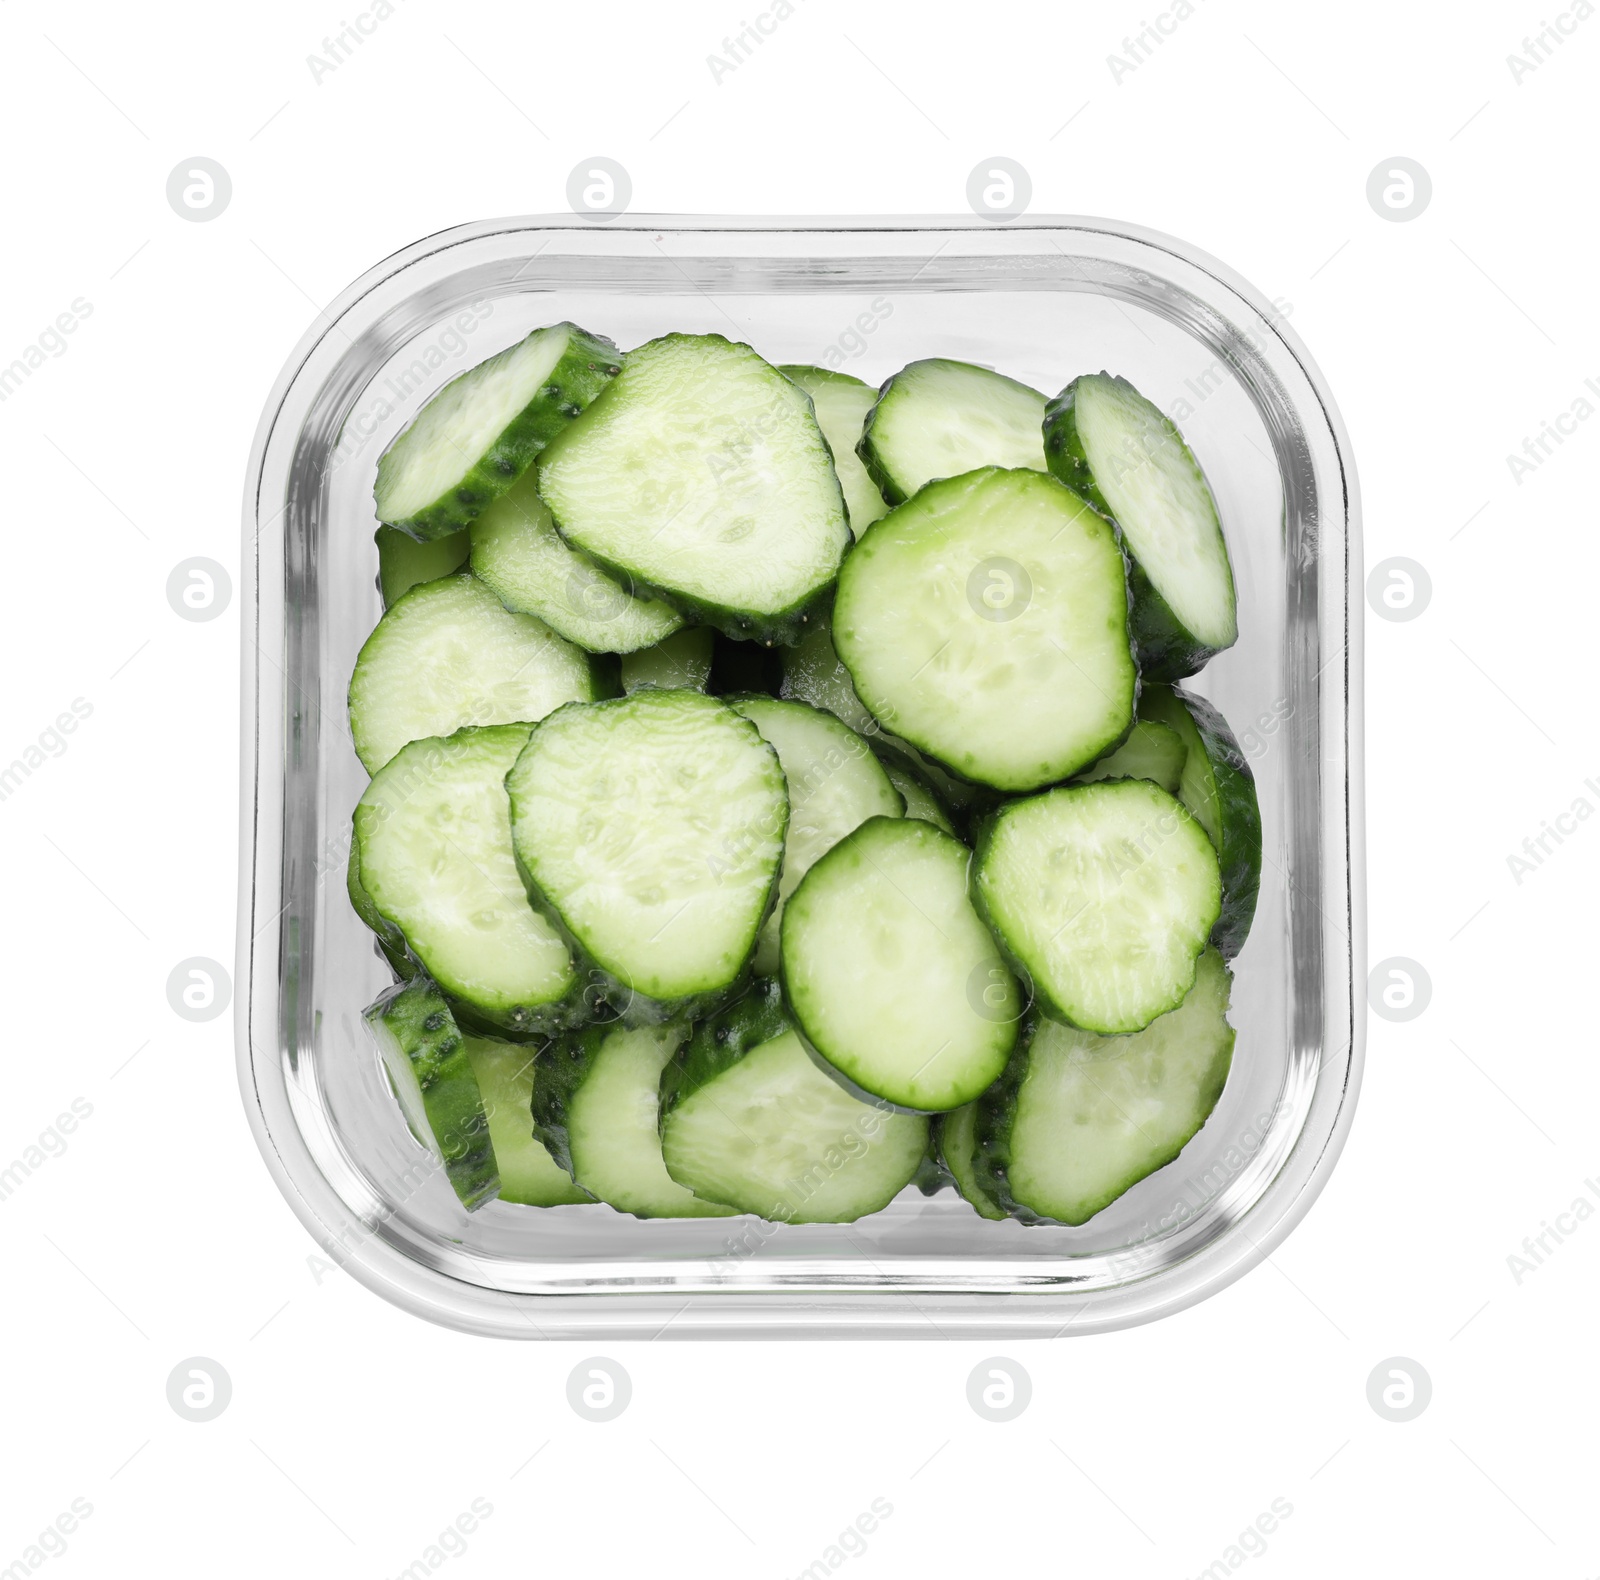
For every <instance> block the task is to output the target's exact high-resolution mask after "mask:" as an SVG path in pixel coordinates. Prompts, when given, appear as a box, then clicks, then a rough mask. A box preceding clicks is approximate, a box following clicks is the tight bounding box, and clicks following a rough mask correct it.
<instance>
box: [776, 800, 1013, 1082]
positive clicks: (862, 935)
mask: <svg viewBox="0 0 1600 1580" xmlns="http://www.w3.org/2000/svg"><path fill="white" fill-rule="evenodd" d="M967 859H968V852H967V848H966V846H965V845H963V844H962V843H961V842H960V841H959V840H955V839H952V838H951V837H950V836H949V835H948V834H944V833H941V832H940V831H939V830H938V829H936V828H935V827H933V825H932V824H931V823H922V822H919V821H917V820H915V819H904V818H887V817H874V818H869V819H868V820H867V821H866V822H865V823H863V824H862V825H861V827H860V828H858V829H857V830H856V831H855V832H854V833H853V834H851V835H849V836H848V837H847V838H845V839H843V840H841V841H840V842H839V843H838V844H837V845H835V846H834V847H833V849H832V850H830V851H829V852H828V853H827V854H826V855H824V856H823V857H822V858H821V859H820V860H819V861H818V862H817V863H816V864H815V865H814V866H813V867H812V868H811V870H810V872H809V873H807V874H806V877H805V880H804V881H803V882H802V883H801V884H800V886H799V888H797V889H796V890H795V892H794V895H793V897H792V898H791V899H790V901H789V905H788V908H787V909H786V911H785V913H784V920H783V988H784V994H785V997H786V999H787V1001H788V1004H789V1007H790V1010H791V1012H792V1013H793V1015H794V1017H795V1021H796V1023H797V1025H798V1028H799V1030H800V1032H801V1033H802V1035H803V1036H804V1037H805V1039H806V1041H807V1043H808V1044H809V1045H810V1046H811V1047H812V1048H813V1049H815V1050H816V1052H817V1054H818V1055H819V1056H820V1057H821V1058H822V1059H823V1060H824V1061H826V1067H827V1069H828V1071H829V1073H830V1074H833V1075H835V1076H836V1077H837V1078H838V1079H840V1080H842V1081H844V1082H845V1083H847V1085H848V1088H849V1089H850V1090H851V1091H853V1092H857V1093H864V1094H865V1095H866V1096H868V1097H869V1098H881V1099H882V1100H883V1101H884V1102H887V1103H893V1104H894V1105H895V1106H896V1107H897V1108H904V1109H908V1110H910V1111H913V1112H917V1113H939V1112H943V1111H945V1110H947V1109H951V1108H959V1107H960V1106H961V1104H962V1103H966V1102H970V1101H971V1100H972V1099H973V1098H974V1097H976V1096H977V1095H978V1094H979V1093H980V1092H981V1091H983V1089H984V1088H985V1087H986V1086H988V1085H989V1084H990V1082H992V1081H993V1080H994V1079H995V1078H996V1077H997V1076H998V1075H999V1074H1000V1072H1001V1071H1002V1070H1003V1069H1004V1068H1005V1064H1006V1059H1007V1058H1008V1057H1009V1055H1010V1053H1011V1049H1012V1047H1013V1046H1014V1045H1015V1043H1016V1040H1017V1022H1018V1020H1019V1019H1020V1018H1021V1016H1022V1009H1023V1002H1022V996H1021V993H1020V992H1019V990H1018V988H1017V984H1016V981H1015V980H1014V979H1013V978H1012V976H1011V973H1010V972H1009V971H1007V970H1006V968H1005V966H1004V965H1003V964H1002V963H1001V961H1000V960H999V958H998V956H997V955H996V953H995V946H994V941H993V940H992V939H991V938H990V937H989V935H988V933H987V932H986V931H985V930H984V926H983V923H982V922H980V921H979V920H978V917H977V914H976V913H975V912H974V910H973V909H972V902H971V901H970V900H969V899H968V897H967Z"/></svg>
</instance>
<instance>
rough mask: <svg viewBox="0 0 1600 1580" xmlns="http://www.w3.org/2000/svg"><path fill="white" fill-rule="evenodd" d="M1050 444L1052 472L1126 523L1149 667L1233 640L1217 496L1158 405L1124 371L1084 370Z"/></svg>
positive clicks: (1055, 419) (1206, 653) (1057, 404)
mask: <svg viewBox="0 0 1600 1580" xmlns="http://www.w3.org/2000/svg"><path fill="white" fill-rule="evenodd" d="M1045 450H1046V453H1047V455H1048V457H1049V464H1050V469H1051V471H1052V472H1053V473H1054V474H1055V475H1056V476H1058V477H1059V478H1061V480H1062V481H1063V482H1065V483H1067V484H1068V485H1069V486H1071V487H1074V488H1077V489H1079V490H1080V491H1081V492H1082V493H1083V494H1084V496H1085V497H1086V498H1087V499H1089V500H1090V502H1091V503H1092V504H1094V505H1095V507H1096V508H1097V509H1100V510H1104V511H1105V512H1106V513H1107V514H1108V515H1109V516H1111V518H1112V519H1113V520H1114V521H1115V522H1116V524H1117V527H1118V529H1119V530H1120V532H1121V535H1122V541H1123V544H1124V546H1125V548H1126V549H1127V551H1128V555H1129V558H1130V560H1131V561H1132V570H1131V573H1130V586H1131V588H1132V592H1133V600H1134V608H1133V616H1132V620H1133V630H1134V639H1135V644H1136V645H1137V647H1138V649H1139V664H1140V668H1141V670H1142V671H1143V672H1144V674H1145V676H1146V677H1147V678H1148V679H1151V680H1176V679H1179V678H1181V677H1182V676H1184V675H1189V674H1193V673H1194V671H1195V670H1197V669H1199V668H1200V667H1201V665H1203V664H1204V663H1205V662H1206V660H1207V659H1208V658H1210V657H1211V655H1212V654H1213V653H1217V652H1220V651H1221V650H1222V649H1223V648H1226V647H1231V646H1232V645H1233V644H1234V642H1235V641H1237V640H1238V635H1239V627H1238V616H1237V609H1236V595H1235V591H1234V583H1233V567H1232V565H1231V564H1230V562H1229V559H1228V547H1227V543H1226V541H1225V540H1224V538H1223V533H1222V523H1221V521H1220V519H1219V518H1218V515H1217V505H1216V500H1215V499H1214V498H1213V497H1212V494H1211V489H1210V486H1209V485H1208V484H1207V482H1206V479H1205V474H1204V473H1203V472H1202V471H1201V469H1200V463H1199V462H1198V461H1197V460H1196V459H1195V457H1194V453H1193V452H1192V451H1191V450H1190V449H1189V447H1188V445H1187V444H1185V443H1184V440H1183V435H1182V434H1180V433H1179V432H1178V430H1177V428H1176V427H1175V426H1174V425H1173V423H1172V422H1171V421H1170V420H1169V419H1168V418H1167V417H1166V416H1165V414H1164V413H1163V412H1162V411H1161V410H1160V408H1159V407H1157V406H1156V405H1155V404H1154V403H1153V402H1151V401H1149V400H1147V399H1146V398H1145V397H1144V396H1143V395H1141V394H1140V393H1139V392H1138V390H1136V389H1135V388H1134V387H1133V385H1132V384H1130V383H1129V382H1128V381H1127V380H1126V379H1124V378H1113V377H1111V376H1110V375H1109V374H1106V373H1092V374H1086V375H1084V376H1083V377H1082V378H1078V379H1074V380H1073V382H1072V383H1071V384H1069V385H1068V386H1067V388H1066V389H1065V390H1063V391H1062V393H1061V394H1060V395H1059V396H1058V397H1057V398H1056V399H1055V400H1054V401H1053V402H1052V403H1051V405H1050V410H1049V414H1048V416H1047V418H1046V422H1045Z"/></svg>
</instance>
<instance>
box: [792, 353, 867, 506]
mask: <svg viewBox="0 0 1600 1580" xmlns="http://www.w3.org/2000/svg"><path fill="white" fill-rule="evenodd" d="M778 371H779V372H780V373H781V374H783V376H784V377H785V378H787V379H789V380H791V381H792V382H793V383H795V384H798V385H799V386H800V388H801V389H803V390H804V391H805V392H806V394H807V395H809V396H810V397H811V405H812V408H813V410H815V412H816V414H817V426H818V427H819V428H821V429H822V437H823V438H824V439H826V440H827V441H828V448H829V449H830V450H832V451H833V469H834V471H835V472H837V473H838V475H839V487H840V488H841V489H842V490H843V492H844V502H845V508H846V510H847V512H848V514H849V517H850V530H851V532H853V533H854V534H855V535H856V536H857V537H858V538H859V537H860V536H861V534H862V533H863V532H865V531H866V530H867V528H868V527H870V526H871V525H872V523H873V522H874V521H876V520H877V519H878V517H879V516H881V515H883V513H884V512H885V511H886V510H888V508H889V505H888V501H887V500H885V499H884V497H883V495H882V494H881V493H879V492H878V485H877V484H876V483H875V482H873V481H872V478H871V476H870V475H869V474H868V472H867V469H866V467H865V466H863V465H862V463H861V457H860V456H859V455H857V454H856V446H857V445H858V444H859V443H860V442H861V430H862V427H863V425H864V424H865V423H866V420H867V413H868V412H870V411H871V410H872V408H873V407H874V406H875V405H877V403H878V392H877V391H876V390H875V389H874V388H873V387H872V386H871V385H870V384H867V383H864V382H863V381H862V380H861V379H858V378H853V377H852V376H851V375H850V374H848V373H834V372H830V371H829V370H828V369H827V368H813V367H803V366H798V365H788V366H784V367H780V368H779V369H778Z"/></svg>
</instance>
